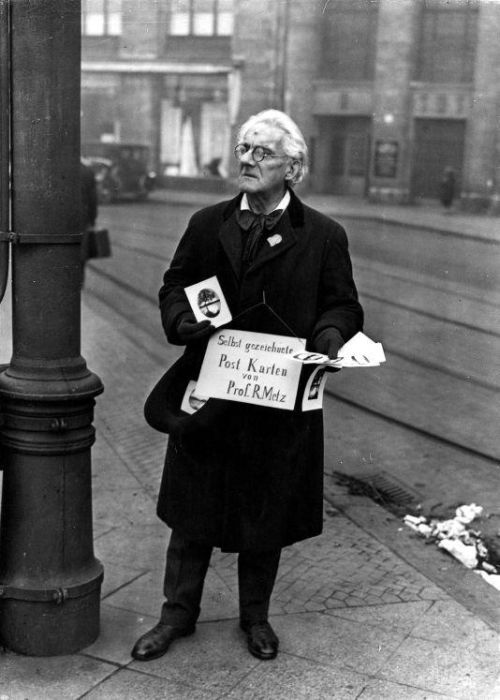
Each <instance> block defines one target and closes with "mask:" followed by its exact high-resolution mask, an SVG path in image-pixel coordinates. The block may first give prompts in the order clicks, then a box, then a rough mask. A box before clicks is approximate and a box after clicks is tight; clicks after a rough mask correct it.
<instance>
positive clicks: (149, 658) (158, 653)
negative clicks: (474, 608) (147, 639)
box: [131, 627, 196, 661]
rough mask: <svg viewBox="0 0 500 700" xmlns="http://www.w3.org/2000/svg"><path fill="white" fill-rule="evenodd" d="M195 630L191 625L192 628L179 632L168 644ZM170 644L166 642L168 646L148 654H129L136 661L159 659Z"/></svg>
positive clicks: (189, 634)
mask: <svg viewBox="0 0 500 700" xmlns="http://www.w3.org/2000/svg"><path fill="white" fill-rule="evenodd" d="M195 631H196V628H195V627H193V629H189V630H186V631H185V632H180V633H179V634H178V635H177V636H176V637H175V638H174V639H172V640H171V642H170V644H172V642H175V640H176V639H179V638H180V637H189V636H191V635H192V634H194V633H195ZM170 644H168V646H167V647H166V648H165V649H163V650H162V651H158V652H157V653H156V654H149V655H148V656H137V655H136V654H134V653H132V654H131V656H132V658H133V659H135V660H136V661H154V660H155V659H159V658H161V657H162V656H164V655H165V654H166V653H167V651H168V650H169V649H170Z"/></svg>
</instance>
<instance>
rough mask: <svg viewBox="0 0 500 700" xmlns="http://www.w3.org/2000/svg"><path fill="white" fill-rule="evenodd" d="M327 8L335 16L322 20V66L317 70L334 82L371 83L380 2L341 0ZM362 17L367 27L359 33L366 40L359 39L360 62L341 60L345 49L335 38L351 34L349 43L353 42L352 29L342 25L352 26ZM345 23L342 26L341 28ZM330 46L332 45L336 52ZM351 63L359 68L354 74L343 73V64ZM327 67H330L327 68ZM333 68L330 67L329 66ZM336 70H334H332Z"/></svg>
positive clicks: (373, 74)
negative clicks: (360, 49) (346, 28)
mask: <svg viewBox="0 0 500 700" xmlns="http://www.w3.org/2000/svg"><path fill="white" fill-rule="evenodd" d="M325 8H326V11H327V12H328V11H329V12H331V13H332V15H333V13H335V19H333V17H331V16H327V18H326V20H327V21H323V20H322V26H323V31H322V46H323V56H324V60H323V68H322V70H321V71H320V73H321V76H320V77H321V78H323V79H327V80H336V81H355V82H370V81H373V80H374V78H375V64H376V36H377V26H378V20H379V10H380V1H379V0H373V1H372V2H369V3H367V2H366V0H358V1H357V2H355V1H354V0H340V1H339V2H337V3H335V4H332V5H326V6H325ZM357 18H362V19H363V20H366V26H365V27H363V28H362V30H361V32H360V33H363V34H364V35H365V37H366V38H367V39H368V40H367V41H361V42H360V46H364V47H366V50H365V51H364V53H363V57H362V63H360V62H359V61H356V62H354V63H352V62H350V61H347V60H343V57H344V56H345V52H344V50H343V47H342V42H341V41H339V40H338V36H339V35H340V36H341V37H343V36H347V35H349V36H351V39H350V40H349V44H352V35H351V32H346V31H345V27H346V26H350V25H353V24H354V25H355V24H356V23H357V22H356V19H357ZM342 26H344V29H342ZM331 47H334V48H335V53H333V52H332V50H331ZM349 63H351V65H356V66H357V67H359V66H360V65H361V70H359V71H358V72H357V74H356V75H352V74H349V75H348V74H346V71H345V66H346V65H348V64H349ZM327 68H329V70H327ZM332 68H333V69H332ZM335 69H337V70H336V71H335Z"/></svg>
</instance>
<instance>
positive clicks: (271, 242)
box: [267, 233, 283, 248]
mask: <svg viewBox="0 0 500 700" xmlns="http://www.w3.org/2000/svg"><path fill="white" fill-rule="evenodd" d="M282 240H283V239H282V237H281V236H280V235H279V233H275V234H274V236H269V238H268V239H267V242H268V243H269V245H270V246H271V248H274V246H275V245H278V244H279V243H281V241H282Z"/></svg>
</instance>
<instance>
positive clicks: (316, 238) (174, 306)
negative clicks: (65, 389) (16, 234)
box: [132, 110, 363, 661]
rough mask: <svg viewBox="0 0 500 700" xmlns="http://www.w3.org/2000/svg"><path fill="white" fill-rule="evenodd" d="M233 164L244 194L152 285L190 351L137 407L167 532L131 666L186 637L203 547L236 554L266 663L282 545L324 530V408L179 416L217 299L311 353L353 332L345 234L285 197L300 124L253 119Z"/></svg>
mask: <svg viewBox="0 0 500 700" xmlns="http://www.w3.org/2000/svg"><path fill="white" fill-rule="evenodd" d="M235 156H236V158H237V160H238V163H239V178H238V184H239V190H240V193H239V194H238V196H237V197H235V198H234V199H232V200H230V201H227V202H222V203H220V204H217V205H215V206H211V207H208V208H206V209H203V210H201V211H199V212H197V213H196V214H195V215H194V216H193V217H192V218H191V220H190V222H189V224H188V227H187V230H186V232H185V234H184V236H183V237H182V239H181V241H180V243H179V246H178V248H177V251H176V253H175V255H174V257H173V260H172V263H171V265H170V268H169V269H168V270H167V272H166V273H165V276H164V284H163V286H162V288H161V290H160V309H161V318H162V323H163V327H164V329H165V333H166V335H167V338H168V340H169V342H170V343H173V344H175V345H185V346H186V349H185V352H184V354H183V356H182V357H181V358H180V360H178V361H177V362H176V363H175V365H174V366H173V367H172V368H170V370H169V371H168V372H167V373H166V374H165V375H164V376H163V377H162V379H161V380H160V382H159V383H158V384H157V386H156V387H155V388H154V390H153V392H152V393H151V396H150V397H149V399H148V402H147V404H146V418H147V420H148V422H149V423H150V424H151V425H153V426H154V427H155V428H157V429H158V430H161V431H163V432H165V433H168V434H169V442H168V448H167V456H166V461H165V469H164V473H163V479H162V484H161V488H160V495H159V499H158V515H159V517H160V518H161V519H162V520H163V521H164V522H165V523H166V524H167V525H168V526H169V527H170V528H171V529H172V534H171V538H170V543H169V546H168V551H167V563H166V572H165V584H164V593H165V597H166V602H165V603H164V604H163V607H162V611H161V618H160V622H159V623H158V624H157V625H156V626H155V627H154V628H153V629H151V630H150V631H149V632H147V633H146V634H145V635H143V636H142V637H141V638H140V639H139V640H138V641H137V643H136V645H135V646H134V649H133V651H132V655H133V657H134V658H135V659H138V660H141V661H147V660H149V659H153V658H158V657H159V656H161V655H162V654H164V653H165V652H166V651H167V649H168V648H169V646H170V644H171V643H172V641H174V640H175V639H177V638H179V637H183V636H187V635H189V634H192V633H193V632H194V631H195V625H196V621H197V618H198V616H199V613H200V601H201V597H202V591H203V584H204V579H205V575H206V572H207V569H208V565H209V562H210V556H211V553H212V548H213V547H219V548H220V549H221V550H222V551H224V552H237V553H238V581H239V609H240V620H239V623H240V627H241V629H242V630H243V632H244V634H245V636H246V641H247V645H248V649H249V651H250V653H252V654H253V655H254V656H256V657H257V658H259V659H263V660H267V659H273V658H275V656H276V654H277V652H278V644H279V642H278V638H277V636H276V634H275V632H274V630H273V629H272V627H271V626H270V624H269V620H268V610H269V602H270V597H271V593H272V590H273V586H274V582H275V579H276V575H277V571H278V565H279V560H280V554H281V549H282V547H284V546H287V545H290V544H292V543H293V542H297V541H300V540H303V539H306V538H309V537H313V536H316V535H319V534H320V533H321V531H322V522H323V416H322V410H321V408H320V407H318V409H317V410H310V411H302V410H301V408H300V406H298V407H296V408H295V409H294V410H280V408H279V407H274V408H268V407H262V406H256V405H251V404H248V403H242V402H235V401H234V400H233V401H225V400H222V399H214V398H210V399H209V400H208V401H199V397H196V402H193V405H196V407H198V406H199V405H201V406H202V407H201V408H199V409H198V410H196V412H192V415H189V414H188V413H186V411H185V410H181V404H182V405H183V406H186V401H185V394H186V390H187V389H186V388H187V386H188V385H190V386H196V384H195V382H196V379H197V377H198V374H199V371H200V367H201V365H202V362H203V358H204V355H205V350H206V347H207V343H208V340H209V337H210V335H211V334H212V333H213V331H214V325H212V322H211V320H214V319H215V317H216V316H217V314H219V313H222V312H223V311H224V313H226V312H227V309H226V308H225V304H227V308H228V311H229V317H232V321H231V323H230V324H229V329H230V328H234V329H240V330H242V331H243V330H245V331H250V332H256V333H266V334H269V337H270V338H271V339H272V337H283V336H288V337H290V338H293V339H294V341H296V339H297V338H304V339H306V342H307V345H306V348H307V350H313V351H316V352H319V353H323V354H326V355H328V356H329V357H330V358H335V357H337V352H338V350H339V348H340V347H341V346H342V345H343V344H344V343H345V342H346V341H348V340H349V339H350V338H351V337H353V336H354V335H355V334H356V333H357V332H358V331H360V330H361V328H362V323H363V311H362V309H361V306H360V304H359V302H358V296H357V291H356V287H355V284H354V281H353V278H352V269H351V261H350V257H349V252H348V245H347V237H346V234H345V231H344V229H343V228H342V227H341V226H340V225H339V224H338V223H337V222H335V221H334V220H332V219H330V218H329V217H327V216H324V215H323V214H321V213H319V212H318V211H315V210H314V209H312V208H310V207H308V206H306V205H305V204H303V203H302V202H301V201H300V199H299V198H298V197H297V196H296V195H295V194H294V192H293V186H294V185H295V184H297V183H298V182H300V181H301V180H302V179H303V177H304V176H305V174H306V173H307V147H306V144H305V141H304V138H303V136H302V134H301V132H300V130H299V129H298V127H297V125H296V124H295V123H294V122H293V121H292V120H291V119H290V118H289V117H288V116H287V115H286V114H284V113H283V112H279V111H277V110H266V111H264V112H261V113H259V114H257V115H255V116H253V117H250V119H248V120H247V122H245V124H243V126H242V127H241V129H240V132H239V134H238V143H237V145H236V147H235ZM186 288H188V289H189V290H190V291H189V295H190V298H191V304H190V300H189V299H188V294H187V293H186V291H185V290H186ZM193 309H194V310H195V311H196V314H197V315H198V318H200V315H199V313H198V312H199V311H200V310H201V312H202V314H204V315H206V316H207V318H206V320H201V321H200V320H197V318H196V316H195V313H193ZM208 314H211V316H209V315H208ZM214 323H215V321H214ZM225 328H226V326H225ZM230 337H231V336H230V330H228V332H227V342H228V343H229V342H230V341H229V338H230ZM309 376H310V375H309ZM190 383H191V384H190ZM302 390H304V387H302ZM309 391H310V386H309V388H308V392H309ZM183 401H184V403H183Z"/></svg>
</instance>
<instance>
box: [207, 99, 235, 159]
mask: <svg viewBox="0 0 500 700" xmlns="http://www.w3.org/2000/svg"><path fill="white" fill-rule="evenodd" d="M230 138H231V135H230V128H229V114H228V107H227V104H226V103H225V102H204V103H203V105H202V107H201V143H200V156H201V163H202V165H206V164H207V163H210V161H211V160H213V158H220V159H221V163H222V165H223V167H224V168H225V169H227V166H228V153H229V141H230Z"/></svg>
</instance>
